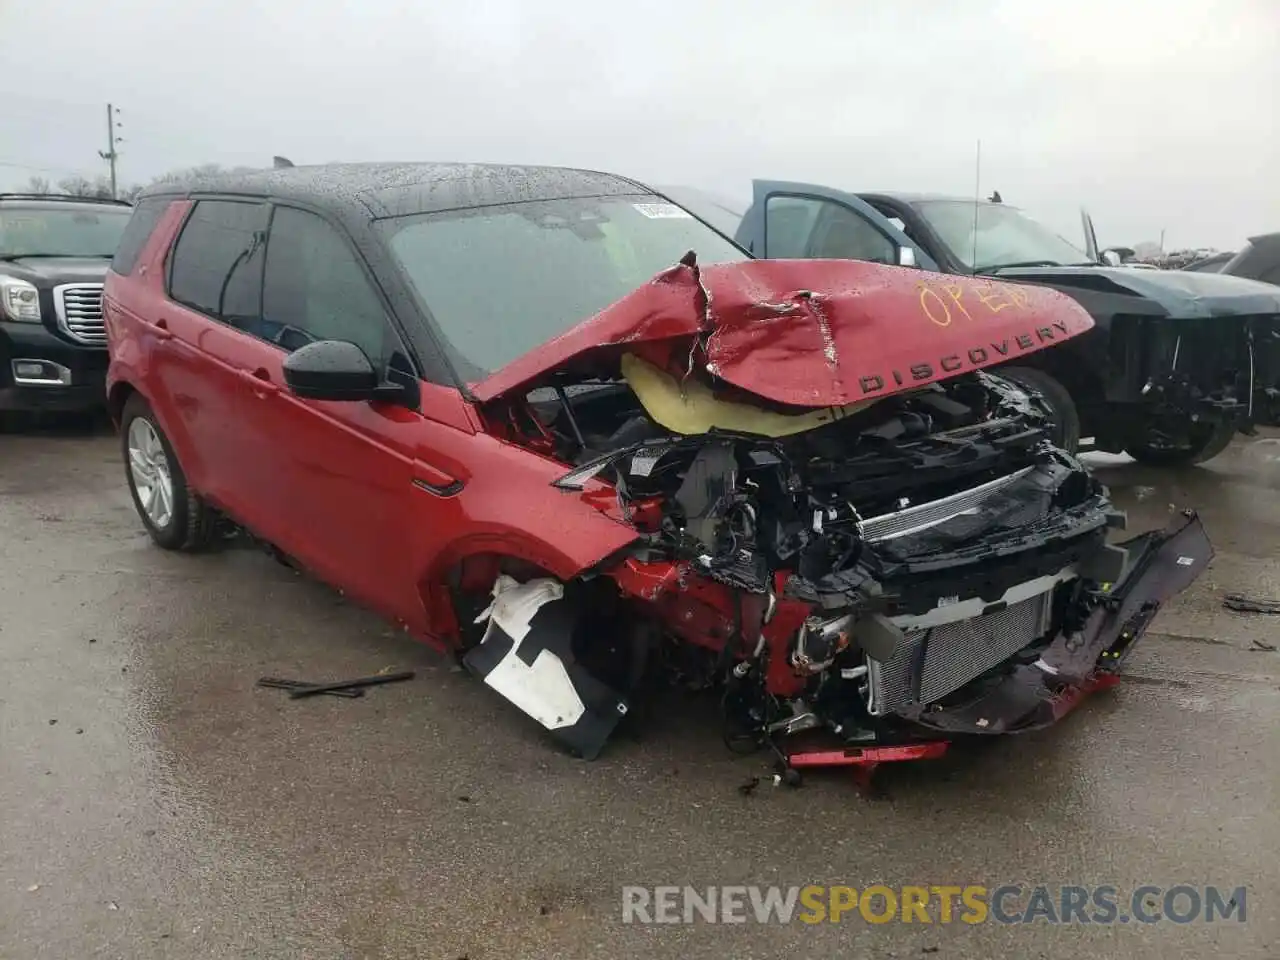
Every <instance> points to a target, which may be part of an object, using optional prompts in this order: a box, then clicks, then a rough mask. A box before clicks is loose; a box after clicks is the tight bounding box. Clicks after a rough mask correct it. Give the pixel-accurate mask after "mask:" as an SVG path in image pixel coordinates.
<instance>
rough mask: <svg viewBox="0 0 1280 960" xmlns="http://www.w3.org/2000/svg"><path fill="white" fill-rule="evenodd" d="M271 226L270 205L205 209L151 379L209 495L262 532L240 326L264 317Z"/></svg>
mask: <svg viewBox="0 0 1280 960" xmlns="http://www.w3.org/2000/svg"><path fill="white" fill-rule="evenodd" d="M266 223H267V206H266V204H265V203H261V202H257V201H253V200H242V199H230V198H228V199H221V198H212V199H202V200H198V201H196V202H195V205H194V207H193V209H192V210H191V212H190V214H189V215H188V216H187V219H186V221H185V223H184V224H183V225H182V228H181V232H180V233H179V234H178V239H177V241H176V242H175V244H174V247H173V249H172V251H171V252H170V254H169V259H168V262H167V277H166V288H167V298H166V300H165V301H164V302H163V304H162V305H161V306H160V307H159V309H158V310H157V311H156V313H157V315H156V317H155V318H154V320H153V322H154V324H155V326H156V328H157V335H159V336H162V337H164V338H165V339H164V341H163V348H164V358H165V360H164V362H163V363H156V364H154V365H153V369H152V370H151V371H150V373H149V381H150V382H149V388H150V389H151V390H152V391H153V394H154V395H153V397H152V399H153V402H154V403H155V404H157V405H158V406H159V408H160V409H159V411H158V412H159V413H160V415H161V416H162V418H163V421H164V422H166V427H167V428H168V427H169V424H168V423H167V421H168V420H169V419H170V418H176V419H177V420H178V424H179V426H180V429H181V433H182V435H184V436H185V439H186V441H187V443H188V444H189V447H190V449H192V450H193V451H194V452H195V457H194V458H193V459H194V460H195V461H196V462H197V463H198V464H199V468H198V470H197V471H194V473H195V475H194V476H193V480H195V482H197V483H198V484H199V487H200V489H201V492H202V493H204V494H205V495H206V496H207V497H209V498H210V499H211V500H212V501H213V502H214V503H215V504H217V505H218V506H220V507H222V508H223V509H225V510H226V511H227V512H228V513H230V514H231V515H232V516H234V517H235V518H236V519H237V520H239V521H240V522H242V523H244V524H246V525H248V526H250V527H252V528H254V529H258V528H259V524H260V523H261V522H262V520H263V519H264V517H263V515H262V513H261V511H260V509H259V505H258V501H257V499H256V497H255V496H254V495H253V492H252V488H251V487H250V485H249V484H248V483H247V482H246V480H247V476H246V470H247V469H248V468H249V467H250V465H251V464H252V449H253V448H254V443H253V437H252V432H251V430H247V429H245V427H244V425H242V424H239V423H237V422H236V418H237V415H238V411H239V397H240V395H241V393H242V391H243V369H244V348H245V343H246V341H245V338H244V337H243V336H242V335H241V334H240V333H239V332H238V327H239V326H241V325H243V324H244V323H246V322H248V321H249V320H250V318H255V317H256V316H257V314H258V303H259V299H260V293H261V274H262V253H263V240H264V238H265V233H264V231H265V228H266ZM170 432H171V433H173V432H175V431H173V430H170Z"/></svg>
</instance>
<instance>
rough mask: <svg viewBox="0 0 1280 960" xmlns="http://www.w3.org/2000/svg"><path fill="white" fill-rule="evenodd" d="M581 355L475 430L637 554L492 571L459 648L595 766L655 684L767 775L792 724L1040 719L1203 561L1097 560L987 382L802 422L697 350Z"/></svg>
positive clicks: (859, 734) (1010, 409)
mask: <svg viewBox="0 0 1280 960" xmlns="http://www.w3.org/2000/svg"><path fill="white" fill-rule="evenodd" d="M592 359H593V362H592V363H590V364H589V365H583V364H578V365H576V366H574V367H573V368H572V372H570V371H567V370H564V369H561V370H558V371H555V372H554V373H552V374H550V375H549V376H546V377H543V378H541V379H540V380H539V381H537V382H534V383H530V384H528V385H527V387H526V388H525V389H522V390H521V391H519V392H518V393H515V394H507V395H505V396H503V397H501V398H499V399H498V400H497V401H494V402H491V403H489V404H488V405H487V406H486V408H485V416H486V420H487V422H488V425H489V426H490V428H491V429H492V431H493V432H494V433H495V434H497V435H499V436H500V437H501V438H502V439H503V440H505V441H506V442H510V443H515V444H519V445H521V446H523V447H525V448H527V449H529V450H531V451H534V452H537V453H539V454H541V455H542V456H545V457H548V458H552V459H554V460H555V461H557V462H560V463H563V464H565V465H566V470H565V472H564V474H563V475H562V476H560V477H559V478H558V479H557V480H556V481H555V483H554V486H556V487H557V488H558V489H560V490H561V491H562V492H563V493H564V495H565V496H566V497H575V498H579V499H581V500H582V501H584V502H587V503H589V504H590V505H591V506H593V507H594V508H595V509H597V510H600V511H601V512H605V513H607V514H608V515H609V516H611V517H612V518H613V519H615V520H617V521H618V522H619V523H623V524H626V525H629V526H630V527H632V528H634V530H635V531H636V539H635V540H634V541H633V542H632V543H631V545H630V546H629V547H627V548H626V549H625V550H624V551H622V552H621V553H619V554H616V555H613V556H611V557H609V558H607V560H606V561H604V562H602V563H600V564H598V565H597V567H596V568H595V569H594V570H592V571H590V573H589V574H588V575H587V576H584V577H582V578H580V579H579V580H577V581H575V582H572V583H566V584H560V583H559V581H554V580H549V579H547V578H538V577H533V578H529V579H526V581H525V582H520V581H519V579H518V578H512V577H507V576H499V577H498V578H497V580H496V581H494V582H493V587H492V597H491V598H485V602H486V603H487V602H489V600H490V599H492V603H491V605H490V607H489V608H488V609H486V610H485V611H483V612H481V613H480V614H479V615H478V616H477V617H476V623H477V624H480V625H485V626H484V635H483V637H482V638H480V639H479V641H478V642H474V641H473V644H472V645H471V646H470V647H469V651H468V652H467V653H466V654H465V656H464V662H465V663H467V665H468V666H469V667H470V668H471V669H472V670H473V672H475V673H477V674H478V675H479V676H481V677H482V678H483V679H484V681H485V682H486V683H487V684H488V685H489V686H491V687H493V688H494V689H496V690H498V691H499V692H500V693H502V694H503V695H504V696H506V697H507V699H509V700H511V701H512V702H514V703H516V704H517V706H519V707H520V708H521V709H522V710H524V712H525V713H527V714H529V715H530V716H533V717H534V718H535V719H537V720H539V722H540V723H542V725H543V726H544V727H546V728H547V729H548V730H551V731H552V732H553V733H554V734H556V735H558V736H559V737H560V738H561V739H562V740H563V741H564V742H565V743H566V744H568V745H569V746H570V747H571V748H572V749H573V750H574V751H575V752H577V753H579V754H580V755H583V756H586V757H594V756H596V755H597V754H598V753H599V751H600V749H601V748H602V746H603V745H604V743H605V740H606V739H607V738H608V736H609V735H610V733H611V732H612V731H613V729H614V728H615V727H616V726H617V724H618V723H619V722H620V721H621V719H622V718H623V717H625V716H627V715H628V713H629V712H630V711H631V705H632V703H633V701H634V700H635V699H636V698H638V697H639V696H640V695H641V693H642V691H643V689H644V687H645V683H646V681H647V679H648V678H649V677H651V676H652V675H654V674H655V672H662V673H665V674H666V675H667V676H668V677H674V678H675V679H676V680H677V681H679V682H680V683H681V684H682V685H686V686H690V687H694V688H701V689H714V690H716V691H718V692H719V695H720V698H721V700H720V702H721V705H722V712H723V722H724V739H725V742H726V743H727V744H728V745H729V746H730V747H731V748H733V749H735V750H737V749H742V750H747V749H757V748H761V747H765V748H770V749H772V750H774V752H775V753H776V754H777V756H778V757H779V758H781V759H782V760H783V761H784V762H785V760H786V757H787V755H788V754H787V752H786V751H787V750H788V749H789V747H787V748H784V746H783V743H784V742H785V741H788V739H789V738H793V737H798V736H800V735H803V736H805V737H812V736H818V735H821V736H822V737H823V738H825V739H826V740H827V741H834V742H835V744H836V745H837V746H838V748H840V749H846V750H853V749H858V748H861V747H865V746H871V745H898V744H910V743H919V742H922V741H935V740H941V739H946V738H950V737H953V736H955V735H958V734H999V733H1010V732H1018V731H1022V730H1030V729H1035V728H1038V727H1042V726H1044V725H1046V724H1048V723H1051V722H1053V721H1054V720H1055V719H1057V718H1058V717H1059V716H1061V715H1062V713H1063V712H1065V710H1066V709H1068V708H1069V706H1070V705H1071V704H1072V703H1074V700H1075V699H1077V697H1078V695H1079V693H1080V691H1082V690H1085V689H1087V688H1088V687H1089V686H1090V685H1091V684H1092V683H1093V682H1094V681H1095V680H1096V678H1097V677H1098V676H1099V675H1100V674H1114V673H1115V671H1116V670H1118V669H1119V667H1120V666H1121V665H1122V664H1123V662H1124V660H1125V658H1126V656H1127V655H1128V653H1129V651H1130V649H1131V648H1132V646H1133V644H1134V642H1136V640H1137V639H1138V638H1139V637H1140V636H1141V633H1142V631H1143V629H1144V628H1145V626H1146V624H1147V623H1148V622H1149V621H1150V619H1151V618H1152V617H1153V616H1154V615H1155V613H1156V611H1157V609H1158V608H1159V605H1160V603H1161V602H1163V601H1164V600H1166V599H1168V598H1169V597H1170V596H1172V595H1173V594H1175V593H1177V592H1178V591H1180V590H1182V589H1184V588H1185V587H1186V586H1188V585H1189V584H1190V583H1191V582H1192V581H1194V579H1195V578H1196V577H1197V576H1198V575H1199V573H1200V572H1201V571H1202V570H1203V569H1204V567H1205V566H1206V565H1207V563H1208V561H1209V559H1210V558H1211V556H1212V548H1211V546H1210V545H1209V542H1208V540H1207V538H1206V536H1205V534H1204V531H1203V529H1202V527H1201V526H1200V523H1199V520H1198V519H1197V518H1196V517H1195V515H1194V514H1190V513H1188V514H1185V515H1179V516H1177V517H1176V518H1175V520H1174V522H1172V523H1171V524H1170V526H1169V528H1168V529H1166V530H1165V531H1162V532H1157V533H1150V534H1144V535H1142V536H1139V537H1136V538H1134V539H1132V540H1129V541H1127V542H1124V543H1118V544H1111V543H1109V542H1108V536H1109V533H1110V532H1111V531H1113V530H1115V529H1119V528H1123V527H1124V524H1125V518H1124V515H1123V514H1122V513H1120V512H1118V511H1116V510H1115V509H1114V508H1113V507H1112V505H1111V502H1110V500H1109V498H1108V495H1107V491H1106V489H1105V488H1104V487H1103V486H1102V485H1101V484H1099V483H1098V482H1097V481H1096V480H1095V479H1094V478H1093V476H1092V475H1091V474H1090V473H1089V472H1088V470H1087V469H1086V468H1085V467H1084V466H1083V465H1082V464H1081V463H1080V462H1079V461H1078V460H1076V459H1075V458H1074V457H1073V456H1071V455H1069V454H1067V453H1065V452H1063V451H1062V450H1060V449H1058V448H1056V447H1054V446H1053V445H1052V443H1051V442H1050V440H1049V439H1048V438H1049V436H1050V435H1051V429H1052V425H1051V421H1050V417H1051V413H1050V409H1049V407H1048V406H1047V404H1046V403H1045V401H1044V400H1043V399H1042V398H1041V397H1039V396H1038V395H1036V394H1032V393H1028V392H1026V391H1024V390H1023V389H1022V388H1020V387H1019V386H1017V385H1015V384H1013V383H1011V382H1009V381H1007V380H1004V379H1002V378H1001V377H999V376H998V375H996V374H993V373H988V372H984V371H982V370H975V371H971V372H961V373H958V374H956V375H954V376H950V377H949V378H947V379H943V380H939V381H936V382H931V383H926V384H923V385H921V386H918V387H903V388H902V389H899V390H897V391H895V392H892V393H891V394H889V395H885V396H879V397H870V398H867V399H863V400H859V401H857V402H852V403H849V404H847V405H845V406H841V407H802V406H792V405H788V404H784V403H779V402H776V401H773V400H769V399H767V398H765V397H763V396H760V395H758V394H756V393H754V392H752V391H748V390H744V389H741V388H738V387H735V386H733V385H732V384H729V383H727V382H725V381H723V380H720V379H719V378H718V377H717V376H716V370H715V368H714V365H713V364H706V363H695V362H694V353H693V351H692V350H690V353H689V359H688V363H687V364H685V363H684V362H682V358H681V357H680V356H679V355H678V351H677V352H675V353H674V354H668V355H667V357H666V362H665V363H664V362H659V360H658V359H655V354H654V352H652V351H651V352H649V353H647V354H644V355H642V351H630V350H627V349H625V348H623V349H621V350H619V351H617V352H615V353H614V354H612V355H610V356H609V357H608V358H607V360H604V361H601V360H600V358H592ZM899 382H901V381H899ZM480 605H483V604H480ZM517 608H519V609H520V610H522V611H523V612H522V613H520V615H519V616H506V615H502V614H501V613H500V610H501V609H517ZM495 611H497V612H495ZM792 742H794V741H792Z"/></svg>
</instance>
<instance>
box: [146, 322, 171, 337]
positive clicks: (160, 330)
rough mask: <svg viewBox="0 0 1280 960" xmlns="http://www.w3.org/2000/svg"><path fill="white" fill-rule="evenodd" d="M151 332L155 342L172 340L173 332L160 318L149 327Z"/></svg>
mask: <svg viewBox="0 0 1280 960" xmlns="http://www.w3.org/2000/svg"><path fill="white" fill-rule="evenodd" d="M151 330H152V332H153V333H154V334H155V335H156V339H157V340H172V339H173V331H172V330H170V329H169V321H168V320H166V319H165V318H164V317H161V318H160V319H159V320H157V321H156V322H155V323H153V324H152V325H151Z"/></svg>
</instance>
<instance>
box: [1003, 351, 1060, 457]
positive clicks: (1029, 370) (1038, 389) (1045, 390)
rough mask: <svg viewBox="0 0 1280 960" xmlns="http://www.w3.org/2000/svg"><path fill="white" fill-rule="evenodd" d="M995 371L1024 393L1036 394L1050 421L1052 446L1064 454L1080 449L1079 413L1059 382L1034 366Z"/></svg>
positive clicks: (1005, 368) (1004, 368)
mask: <svg viewBox="0 0 1280 960" xmlns="http://www.w3.org/2000/svg"><path fill="white" fill-rule="evenodd" d="M995 372H996V374H997V375H998V376H1001V377H1004V378H1005V379H1006V380H1011V381H1012V382H1014V383H1016V384H1017V385H1018V386H1020V387H1022V388H1023V389H1024V390H1028V391H1030V392H1033V393H1038V394H1040V396H1041V397H1043V398H1044V402H1045V403H1046V404H1048V406H1049V414H1050V416H1051V417H1052V418H1053V434H1052V440H1053V442H1054V444H1055V445H1056V446H1059V447H1061V448H1062V449H1063V450H1066V451H1067V452H1068V453H1075V452H1076V451H1077V450H1079V449H1080V411H1079V410H1078V409H1076V402H1075V401H1074V400H1072V399H1071V393H1070V391H1068V390H1067V388H1066V387H1064V386H1063V385H1062V383H1061V382H1060V381H1059V380H1057V379H1056V378H1055V377H1052V376H1050V375H1049V374H1047V373H1045V372H1044V371H1043V370H1037V369H1036V368H1035V367H1001V368H1000V369H999V370H997V371H995Z"/></svg>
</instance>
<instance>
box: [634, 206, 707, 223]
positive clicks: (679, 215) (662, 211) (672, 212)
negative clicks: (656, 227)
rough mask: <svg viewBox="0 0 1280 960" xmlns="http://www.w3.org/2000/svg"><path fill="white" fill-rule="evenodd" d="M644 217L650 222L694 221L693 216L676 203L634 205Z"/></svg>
mask: <svg viewBox="0 0 1280 960" xmlns="http://www.w3.org/2000/svg"><path fill="white" fill-rule="evenodd" d="M631 206H633V207H635V208H636V210H637V211H639V213H640V214H641V215H642V216H645V217H648V218H649V219H650V220H692V219H693V214H691V213H690V212H689V211H688V210H681V209H680V208H679V207H677V206H676V205H675V204H674V203H633V204H632V205H631Z"/></svg>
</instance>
